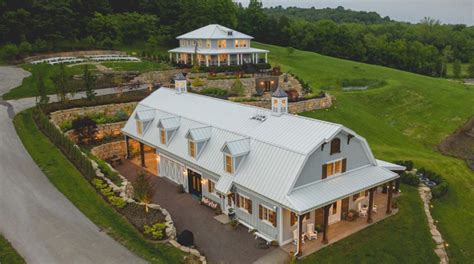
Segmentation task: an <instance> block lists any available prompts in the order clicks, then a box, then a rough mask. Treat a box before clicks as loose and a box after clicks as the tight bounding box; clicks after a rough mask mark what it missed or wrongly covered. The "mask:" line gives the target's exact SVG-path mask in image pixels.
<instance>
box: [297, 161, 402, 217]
mask: <svg viewBox="0 0 474 264" xmlns="http://www.w3.org/2000/svg"><path fill="white" fill-rule="evenodd" d="M396 178H398V174H396V173H395V172H392V171H389V170H387V169H384V168H381V167H377V166H366V167H362V168H359V169H356V170H353V171H349V172H347V173H344V174H342V175H340V176H334V177H329V178H327V179H324V180H320V181H318V182H315V183H313V184H311V185H308V186H305V187H302V188H299V189H297V190H294V191H293V192H292V193H291V194H290V195H289V196H288V199H289V201H290V203H291V204H293V206H294V208H295V209H296V210H297V211H298V212H300V213H304V212H306V211H309V210H312V209H316V208H319V207H322V206H325V205H328V204H331V203H333V202H335V201H337V200H339V199H342V198H345V197H347V196H349V195H353V194H356V193H358V192H361V191H363V190H366V189H368V188H371V187H375V186H378V185H381V184H383V183H385V182H388V181H390V180H393V179H396Z"/></svg>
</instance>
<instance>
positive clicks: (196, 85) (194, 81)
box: [191, 76, 204, 87]
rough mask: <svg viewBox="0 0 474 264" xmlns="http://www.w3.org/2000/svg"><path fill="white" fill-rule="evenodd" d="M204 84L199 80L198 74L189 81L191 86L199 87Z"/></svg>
mask: <svg viewBox="0 0 474 264" xmlns="http://www.w3.org/2000/svg"><path fill="white" fill-rule="evenodd" d="M203 85H204V82H203V81H202V80H201V78H200V77H199V76H196V78H194V80H193V81H192V82H191V86H192V87H201V86H203Z"/></svg>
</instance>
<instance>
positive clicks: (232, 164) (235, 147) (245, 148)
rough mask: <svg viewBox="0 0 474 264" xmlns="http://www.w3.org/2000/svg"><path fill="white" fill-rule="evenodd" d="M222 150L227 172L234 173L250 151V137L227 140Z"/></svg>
mask: <svg viewBox="0 0 474 264" xmlns="http://www.w3.org/2000/svg"><path fill="white" fill-rule="evenodd" d="M221 151H222V152H223V154H224V170H225V172H227V173H230V174H234V173H235V172H236V171H237V169H238V168H239V166H240V164H241V163H242V161H243V160H244V158H245V157H246V155H247V154H248V153H249V152H250V139H249V138H243V139H238V140H234V141H229V142H226V143H225V144H224V146H223V147H222V149H221Z"/></svg>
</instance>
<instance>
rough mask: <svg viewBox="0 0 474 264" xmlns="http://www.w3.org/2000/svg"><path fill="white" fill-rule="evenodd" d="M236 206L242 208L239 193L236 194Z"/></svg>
mask: <svg viewBox="0 0 474 264" xmlns="http://www.w3.org/2000/svg"><path fill="white" fill-rule="evenodd" d="M234 197H235V204H236V205H237V207H240V197H239V194H238V193H235V196H234Z"/></svg>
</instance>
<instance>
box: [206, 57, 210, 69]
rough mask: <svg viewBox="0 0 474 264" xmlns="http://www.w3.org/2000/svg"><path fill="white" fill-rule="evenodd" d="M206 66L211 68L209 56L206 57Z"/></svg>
mask: <svg viewBox="0 0 474 264" xmlns="http://www.w3.org/2000/svg"><path fill="white" fill-rule="evenodd" d="M206 66H207V67H209V55H206Z"/></svg>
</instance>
